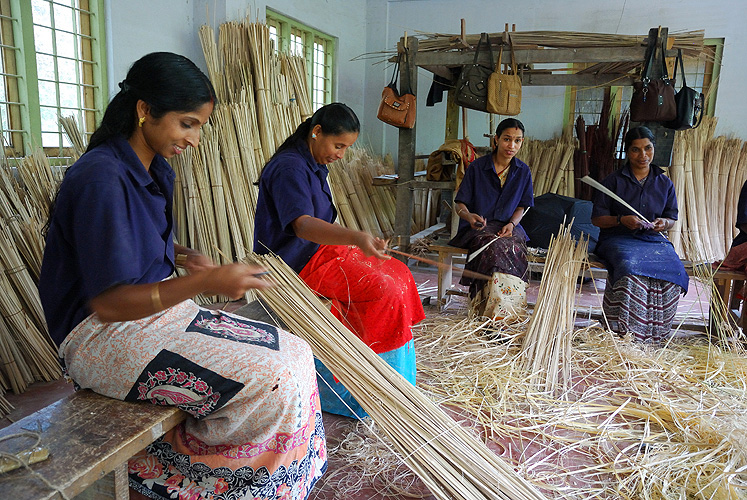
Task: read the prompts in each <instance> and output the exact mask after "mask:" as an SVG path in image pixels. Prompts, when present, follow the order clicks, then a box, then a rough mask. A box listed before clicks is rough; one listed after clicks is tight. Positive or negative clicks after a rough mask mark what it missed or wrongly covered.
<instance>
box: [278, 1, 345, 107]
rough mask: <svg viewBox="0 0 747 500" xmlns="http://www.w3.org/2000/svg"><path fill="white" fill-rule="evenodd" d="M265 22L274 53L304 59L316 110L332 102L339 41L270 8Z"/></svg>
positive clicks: (312, 101)
mask: <svg viewBox="0 0 747 500" xmlns="http://www.w3.org/2000/svg"><path fill="white" fill-rule="evenodd" d="M265 19H266V23H267V26H268V28H269V30H270V38H271V39H272V40H273V42H274V43H275V50H278V51H281V52H286V53H288V54H292V55H300V56H303V58H304V59H305V61H306V80H307V82H308V85H309V95H310V96H311V104H312V106H313V109H314V110H317V109H319V108H320V107H322V106H324V105H325V104H329V103H331V102H332V100H333V97H334V96H333V88H334V86H333V75H334V74H335V46H336V39H335V38H334V37H332V36H330V35H328V34H326V33H323V32H321V31H319V30H315V29H314V28H311V27H309V26H307V25H305V24H303V23H301V22H299V21H296V20H294V19H291V18H289V17H287V16H284V15H283V14H280V13H279V12H276V11H273V10H271V9H267V10H266V13H265Z"/></svg>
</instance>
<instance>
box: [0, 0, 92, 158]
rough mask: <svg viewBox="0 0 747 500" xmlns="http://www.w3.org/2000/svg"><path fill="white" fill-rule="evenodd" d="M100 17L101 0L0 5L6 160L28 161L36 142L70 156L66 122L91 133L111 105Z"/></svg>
mask: <svg viewBox="0 0 747 500" xmlns="http://www.w3.org/2000/svg"><path fill="white" fill-rule="evenodd" d="M102 11H103V0H0V48H1V49H2V50H0V56H1V59H2V60H1V61H0V64H1V65H2V77H3V85H2V92H0V116H1V118H0V123H1V124H2V130H3V139H4V142H5V148H6V154H9V155H12V156H23V155H26V154H28V153H29V152H28V151H26V148H27V145H28V144H31V145H33V146H43V148H44V151H45V153H46V154H47V155H48V156H51V157H67V156H69V155H70V150H69V148H70V143H69V141H68V139H67V137H66V136H65V134H64V133H63V131H62V129H61V127H60V125H59V117H60V116H65V117H67V116H72V117H74V118H75V120H76V122H77V123H78V125H79V127H80V128H81V129H82V131H83V132H84V134H86V136H90V135H91V134H92V133H93V131H94V129H95V127H96V122H97V121H98V120H99V119H100V115H101V112H102V110H103V107H104V105H105V102H104V91H103V89H104V88H105V83H106V82H105V74H104V69H103V68H104V61H103V53H104V50H103V47H102V44H103V28H102V26H103V22H104V21H103V16H102V15H101V13H102Z"/></svg>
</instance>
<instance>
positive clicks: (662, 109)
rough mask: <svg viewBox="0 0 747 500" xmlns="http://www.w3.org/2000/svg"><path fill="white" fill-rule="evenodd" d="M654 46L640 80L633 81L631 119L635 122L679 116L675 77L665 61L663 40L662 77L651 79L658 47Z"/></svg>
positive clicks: (666, 120) (666, 119)
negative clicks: (670, 74) (671, 76)
mask: <svg viewBox="0 0 747 500" xmlns="http://www.w3.org/2000/svg"><path fill="white" fill-rule="evenodd" d="M658 45H659V44H658V43H655V44H654V46H653V47H652V49H651V51H650V54H649V57H648V60H647V61H646V66H645V67H644V68H643V72H642V73H641V79H640V81H637V82H633V98H632V99H631V100H630V119H631V121H634V122H668V121H671V120H674V119H675V118H677V104H676V103H675V101H674V79H673V78H672V79H670V78H669V75H668V73H667V65H666V62H665V61H664V46H663V41H662V47H661V51H662V52H661V54H662V56H661V62H662V72H661V75H662V76H661V78H655V79H651V77H650V71H651V65H652V64H653V61H654V56H655V54H656V49H657V46H658Z"/></svg>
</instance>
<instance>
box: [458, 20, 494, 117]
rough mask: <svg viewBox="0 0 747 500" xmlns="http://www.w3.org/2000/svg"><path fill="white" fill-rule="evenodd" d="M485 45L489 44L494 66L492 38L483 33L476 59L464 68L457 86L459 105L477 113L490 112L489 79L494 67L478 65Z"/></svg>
mask: <svg viewBox="0 0 747 500" xmlns="http://www.w3.org/2000/svg"><path fill="white" fill-rule="evenodd" d="M483 43H485V44H487V47H488V50H489V51H490V64H491V66H492V64H493V48H492V47H491V46H490V37H489V36H488V34H487V33H482V34H481V35H480V41H479V42H477V48H476V49H475V59H474V61H473V63H472V64H470V65H469V66H465V67H464V68H462V72H461V73H460V75H459V79H458V80H457V85H456V89H457V92H456V102H457V104H459V105H460V106H462V107H464V108H470V109H476V110H477V111H487V110H488V79H489V78H490V75H491V74H492V73H493V68H492V67H488V66H483V65H482V64H478V63H477V59H478V56H479V55H480V51H481V50H482V46H483Z"/></svg>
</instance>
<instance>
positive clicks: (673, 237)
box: [668, 132, 687, 259]
mask: <svg viewBox="0 0 747 500" xmlns="http://www.w3.org/2000/svg"><path fill="white" fill-rule="evenodd" d="M686 148H687V145H686V144H685V141H684V138H683V136H682V133H681V132H675V136H674V144H673V145H672V161H671V164H670V165H669V178H670V179H671V180H672V184H674V192H675V194H676V195H677V212H678V214H677V220H676V221H675V223H674V226H672V228H671V229H670V230H669V234H668V236H669V241H671V242H672V246H674V251H675V252H677V255H678V256H679V257H680V259H683V258H686V253H685V249H684V247H683V244H682V233H683V230H684V231H686V230H687V203H686V191H685V150H686Z"/></svg>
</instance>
